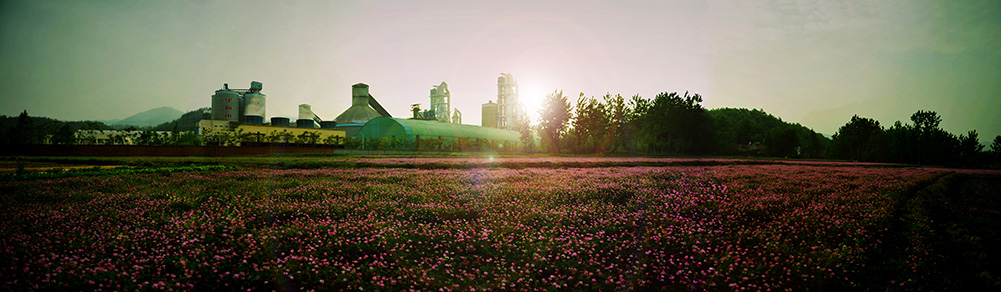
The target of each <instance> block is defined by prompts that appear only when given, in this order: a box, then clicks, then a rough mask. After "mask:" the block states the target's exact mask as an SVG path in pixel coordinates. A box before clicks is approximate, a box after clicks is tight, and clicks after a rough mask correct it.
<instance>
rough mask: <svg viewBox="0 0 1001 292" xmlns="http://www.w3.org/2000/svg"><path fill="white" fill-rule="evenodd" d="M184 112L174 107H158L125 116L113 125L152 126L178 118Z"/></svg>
mask: <svg viewBox="0 0 1001 292" xmlns="http://www.w3.org/2000/svg"><path fill="white" fill-rule="evenodd" d="M183 114H184V112H182V111H179V110H177V109H175V108H172V107H167V106H165V107H158V108H154V109H151V110H148V111H144V112H141V113H138V114H135V115H132V116H130V117H127V118H124V119H122V120H120V121H117V122H115V123H113V124H112V126H116V127H118V126H134V127H137V128H141V127H152V126H156V125H159V124H162V123H166V122H170V121H173V120H176V119H178V118H179V117H181V115H183Z"/></svg>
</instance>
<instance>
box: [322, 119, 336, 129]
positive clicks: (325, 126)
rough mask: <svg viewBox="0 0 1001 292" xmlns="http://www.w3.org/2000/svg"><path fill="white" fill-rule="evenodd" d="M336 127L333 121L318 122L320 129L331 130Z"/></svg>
mask: <svg viewBox="0 0 1001 292" xmlns="http://www.w3.org/2000/svg"><path fill="white" fill-rule="evenodd" d="M336 127H337V122H335V121H322V122H320V129H333V128H336Z"/></svg>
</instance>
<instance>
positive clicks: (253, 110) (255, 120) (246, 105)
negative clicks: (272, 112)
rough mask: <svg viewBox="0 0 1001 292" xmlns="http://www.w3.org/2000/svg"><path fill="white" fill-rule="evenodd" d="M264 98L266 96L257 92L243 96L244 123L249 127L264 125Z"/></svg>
mask: <svg viewBox="0 0 1001 292" xmlns="http://www.w3.org/2000/svg"><path fill="white" fill-rule="evenodd" d="M266 98H267V95H264V94H263V93H259V92H251V93H247V94H244V95H243V115H244V117H245V119H246V121H244V123H246V124H251V125H260V124H261V123H264V117H265V114H266V111H265V110H266V108H265V102H266V100H265V99H266Z"/></svg>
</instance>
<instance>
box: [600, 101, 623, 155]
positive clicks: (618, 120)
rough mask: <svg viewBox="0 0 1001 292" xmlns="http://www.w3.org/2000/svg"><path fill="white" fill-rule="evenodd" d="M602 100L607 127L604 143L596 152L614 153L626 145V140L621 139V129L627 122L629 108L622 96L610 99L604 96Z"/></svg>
mask: <svg viewBox="0 0 1001 292" xmlns="http://www.w3.org/2000/svg"><path fill="white" fill-rule="evenodd" d="M604 99H605V107H604V108H605V111H606V113H605V115H606V117H607V120H608V126H607V127H606V128H605V137H604V142H603V143H602V145H600V148H599V149H598V152H603V153H615V152H619V150H621V149H623V148H624V146H625V144H626V140H625V139H624V138H623V129H624V128H625V125H626V123H627V122H628V116H629V112H628V111H629V108H628V107H627V106H626V100H625V98H622V95H618V94H616V95H615V97H612V96H611V95H610V94H606V95H605V97H604Z"/></svg>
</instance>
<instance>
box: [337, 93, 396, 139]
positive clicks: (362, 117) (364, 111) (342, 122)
mask: <svg viewBox="0 0 1001 292" xmlns="http://www.w3.org/2000/svg"><path fill="white" fill-rule="evenodd" d="M389 116H390V115H389V112H387V111H386V109H384V108H382V105H380V104H379V102H378V101H376V100H375V97H372V95H371V94H369V93H368V85H367V84H364V83H358V84H355V85H352V86H351V107H349V108H348V109H347V110H345V111H344V112H343V113H341V114H340V115H338V116H337V118H335V119H334V121H335V122H337V126H336V127H335V129H338V130H343V131H345V132H347V135H348V137H353V136H354V135H355V133H357V132H358V129H361V127H362V126H364V125H365V123H367V122H368V121H369V120H372V119H374V118H378V117H389Z"/></svg>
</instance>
